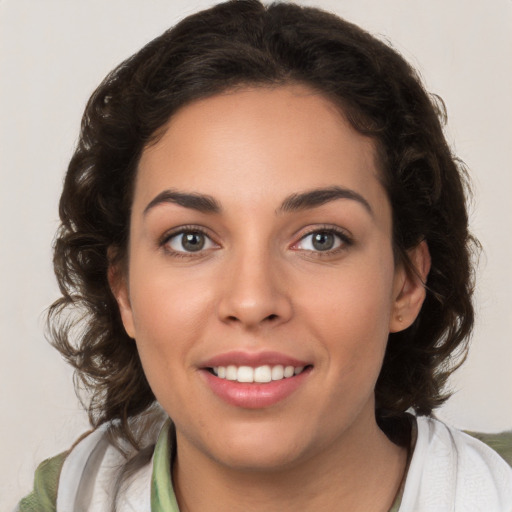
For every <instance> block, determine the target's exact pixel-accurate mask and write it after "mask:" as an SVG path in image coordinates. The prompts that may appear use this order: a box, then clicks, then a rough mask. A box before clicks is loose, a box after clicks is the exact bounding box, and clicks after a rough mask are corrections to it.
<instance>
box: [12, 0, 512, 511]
mask: <svg viewBox="0 0 512 512" xmlns="http://www.w3.org/2000/svg"><path fill="white" fill-rule="evenodd" d="M440 118H442V107H441V106H440V105H439V104H438V103H437V102H435V101H433V100H432V99H431V98H430V97H429V96H428V95H427V94H426V93H425V91H424V89H423V88H422V86H421V83H420V82H419V80H418V78H417V76H416V74H415V73H414V71H413V70H412V69H411V68H410V67H409V66H408V65H407V63H406V62H405V61H404V60H403V59H402V58H401V57H400V56H399V55H398V54H397V53H396V52H395V51H393V50H391V49H390V48H389V47H387V46H386V45H384V44H383V43H381V42H379V41H377V40H376V39H374V38H373V37H371V36H369V35H368V34H367V33H365V32H364V31H362V30H361V29H359V28H358V27H356V26H354V25H351V24H349V23H347V22H345V21H343V20H340V19H339V18H336V17H334V16H332V15H330V14H327V13H325V12H322V11H319V10H315V9H307V8H300V7H297V6H294V5H292V4H278V5H273V6H269V7H267V8H266V7H264V6H263V5H261V4H260V3H259V2H257V1H238V2H229V3H226V4H220V5H218V6H216V7H214V8H212V9H210V10H207V11H203V12H201V13H198V14H196V15H193V16H191V17H189V18H187V19H185V20H184V21H182V22H181V23H180V24H178V25H177V26H176V27H175V28H173V29H172V30H170V31H168V32H166V33H164V34H163V35H162V36H160V37H159V38H157V39H155V40H154V41H152V42H151V43H150V44H149V45H147V46H146V47H145V48H143V49H142V50H141V51H140V52H139V53H137V54H136V55H134V56H133V57H132V58H130V59H128V60H127V61H126V62H124V63H123V64H121V65H120V66H119V67H118V68H116V70H114V71H113V72H112V73H111V74H110V75H109V76H108V77H107V78H106V79H105V80H104V82H103V83H102V84H101V85H100V87H99V88H98V89H97V91H96V92H95V93H94V95H93V96H92V98H91V100H90V101H89V104H88V106H87V109H86V112H85V115H84V118H83V124H82V132H81V136H80V141H79V144H78V148H77V150H76V152H75V155H74V156H73V159H72V161H71V163H70V165H69V169H68V173H67V176H66V181H65V185H64V191H63V194H62V198H61V203H60V217H61V222H62V224H61V228H60V231H59V234H58V238H57V242H56V246H55V260H54V261H55V270H56V274H57V278H58V280H59V284H60V286H61V290H62V293H63V296H62V298H61V299H60V300H59V301H57V302H56V303H55V304H54V305H53V307H52V309H51V312H50V325H51V327H52V329H53V340H54V344H55V346H56V347H57V348H58V349H59V350H60V351H61V352H62V353H63V354H64V355H65V357H66V358H67V359H68V360H69V361H70V363H71V364H72V365H73V366H74V367H75V368H76V370H77V372H78V376H79V377H80V378H81V379H82V382H83V383H84V384H85V385H86V386H87V387H88V388H89V389H90V390H91V391H92V400H91V403H90V405H89V407H88V410H89V413H90V419H91V423H92V425H93V426H94V427H95V430H94V431H93V433H91V434H89V435H87V436H86V437H84V438H83V439H82V440H80V441H79V442H77V444H76V445H75V446H74V447H73V449H72V450H70V452H68V453H66V454H63V455H61V456H59V457H57V458H55V459H51V460H50V461H48V462H46V463H45V464H44V465H43V466H42V467H41V469H40V470H39V472H38V474H37V475H36V488H35V490H34V493H33V494H32V495H31V496H29V497H27V498H26V499H25V500H23V501H22V502H21V503H20V507H19V509H20V510H22V511H23V510H41V509H48V510H55V504H56V507H57V508H56V509H57V510H111V509H117V510H132V509H135V510H152V511H153V512H155V511H159V510H178V507H179V510H181V511H182V512H183V511H187V510H190V511H196V510H244V511H246V510H279V511H283V510H292V509H297V508H299V507H300V508H302V509H304V510H340V509H347V510H353V511H357V510H364V511H388V510H400V511H402V512H404V511H408V510H436V511H443V510H464V509H466V508H468V507H469V506H470V505H471V506H472V507H473V509H476V510H510V508H511V507H512V470H511V469H510V468H509V466H508V465H507V463H506V462H505V461H504V460H503V459H502V458H500V456H499V455H498V454H497V453H496V452H494V451H493V450H491V449H490V448H488V447H486V446H485V445H484V444H482V443H480V442H479V441H476V440H475V439H473V438H471V437H469V436H467V435H465V434H462V433H460V432H457V431H455V430H453V429H451V428H449V427H447V426H445V425H443V424H442V423H440V422H438V421H436V420H434V419H432V418H431V416H430V415H431V414H432V411H433V409H434V408H435V407H437V406H439V405H440V404H442V403H443V402H444V401H445V400H446V398H447V394H446V392H445V390H444V384H445V382H446V379H447V377H448V376H449V375H450V373H451V372H452V371H453V369H454V368H455V367H456V366H457V364H458V360H457V359H456V358H455V355H457V354H459V356H460V355H461V354H462V355H463V354H464V352H465V350H466V343H467V338H468V336H469V334H470V332H471V328H472V325H473V308H472V305H471V293H472V266H471V252H472V250H473V247H474V245H475V242H474V240H473V238H472V237H471V235H470V233H469V232H468V227H467V212H466V206H465V194H464V191H465V175H464V171H463V169H462V168H461V167H460V165H458V163H457V162H456V160H455V159H454V157H453V156H452V154H451V152H450V150H449V148H448V146H447V144H446V141H445V139H444V137H443V134H442V128H441V123H440ZM74 308H78V309H79V310H80V311H81V312H82V313H83V316H82V320H81V321H80V322H78V324H74V325H70V324H69V322H67V321H66V319H67V318H69V317H68V316H65V314H66V313H67V312H68V310H70V309H74ZM72 333H73V339H72V338H71V334H72ZM77 333H78V336H77ZM156 404H159V406H156ZM162 416H164V418H163V419H162ZM168 418H170V420H169V419H168ZM171 420H172V422H171Z"/></svg>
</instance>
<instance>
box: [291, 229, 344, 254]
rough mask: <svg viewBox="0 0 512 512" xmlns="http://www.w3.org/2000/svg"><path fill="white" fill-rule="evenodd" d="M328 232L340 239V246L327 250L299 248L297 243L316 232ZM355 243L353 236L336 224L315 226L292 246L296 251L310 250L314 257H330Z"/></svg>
mask: <svg viewBox="0 0 512 512" xmlns="http://www.w3.org/2000/svg"><path fill="white" fill-rule="evenodd" d="M320 233H322V234H327V235H334V236H335V237H336V238H337V239H338V240H339V246H338V247H335V248H333V249H328V250H326V251H320V250H316V251H315V250H311V249H301V248H297V245H299V244H300V243H301V242H302V241H304V240H305V239H306V238H307V237H309V236H311V235H315V234H320ZM353 244H354V241H353V239H352V237H351V236H350V235H349V234H348V233H347V232H346V231H345V230H343V229H341V228H338V227H334V226H315V227H314V228H312V229H311V230H309V231H307V232H306V233H304V234H303V235H302V236H301V237H300V239H299V240H298V241H297V242H295V243H294V244H293V246H292V249H294V250H296V251H304V252H308V253H310V254H311V255H314V257H319V258H322V257H329V256H333V255H335V254H337V253H339V252H342V251H345V250H347V248H349V247H350V246H352V245H353Z"/></svg>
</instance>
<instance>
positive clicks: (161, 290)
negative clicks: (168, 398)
mask: <svg viewBox="0 0 512 512" xmlns="http://www.w3.org/2000/svg"><path fill="white" fill-rule="evenodd" d="M130 297H131V306H132V314H133V322H134V327H135V333H136V336H135V339H136V343H137V348H138V351H139V355H140V357H141V361H142V364H143V367H144V370H145V372H146V374H147V377H148V380H149V381H150V383H151V381H153V380H155V379H160V378H169V377H170V376H171V375H173V374H175V372H176V369H177V368H178V367H180V368H187V366H188V365H187V355H188V353H189V351H190V348H191V347H192V346H193V345H197V343H198V342H200V340H201V339H202V332H203V330H204V328H205V325H206V317H207V316H208V315H207V311H209V310H210V309H211V297H210V296H209V293H208V287H206V286H205V283H202V284H200V283H198V282H196V281H195V280H191V279H187V280H185V279H183V278H181V279H180V278H179V276H176V275H172V274H171V273H169V271H168V270H167V271H165V269H158V268H153V269H148V268H146V269H145V271H144V272H140V273H137V272H134V273H133V275H132V280H131V289H130ZM171 369H174V371H173V372H168V371H169V370H171Z"/></svg>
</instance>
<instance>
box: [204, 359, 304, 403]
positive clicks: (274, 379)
mask: <svg viewBox="0 0 512 512" xmlns="http://www.w3.org/2000/svg"><path fill="white" fill-rule="evenodd" d="M199 369H200V370H201V371H200V374H201V375H202V377H203V379H204V383H205V384H206V386H207V387H208V388H209V389H210V390H211V391H212V392H213V394H214V395H216V396H217V397H218V398H220V399H221V400H222V401H224V402H226V403H227V404H229V405H231V406H235V407H237V408H243V409H253V410H254V409H265V408H267V407H271V406H274V405H277V404H278V403H280V402H283V401H284V400H286V399H287V398H288V397H290V396H292V395H294V394H295V393H296V392H298V390H299V389H301V388H303V387H304V386H306V385H307V384H306V383H307V382H308V381H309V380H310V377H311V375H312V373H313V372H312V370H313V364H312V363H310V362H308V361H304V360H300V359H296V358H294V357H291V356H288V355H285V354H280V353H277V352H260V353H253V354H250V353H247V352H239V351H234V352H229V353H224V354H220V355H218V356H215V357H213V358H211V359H209V360H208V361H204V362H203V364H201V365H200V366H199Z"/></svg>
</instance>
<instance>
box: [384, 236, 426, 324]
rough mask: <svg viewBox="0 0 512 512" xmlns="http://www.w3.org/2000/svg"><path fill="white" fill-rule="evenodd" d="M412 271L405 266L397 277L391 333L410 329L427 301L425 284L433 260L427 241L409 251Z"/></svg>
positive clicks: (390, 322) (398, 272)
mask: <svg viewBox="0 0 512 512" xmlns="http://www.w3.org/2000/svg"><path fill="white" fill-rule="evenodd" d="M408 255H409V259H410V261H411V263H412V267H413V268H412V269H407V268H405V267H404V266H403V265H402V267H401V268H400V269H399V270H398V271H397V273H396V275H395V287H396V288H395V292H394V293H395V301H394V305H393V311H392V312H391V318H390V321H389V332H399V331H403V330H404V329H407V327H410V326H411V325H412V323H413V322H414V320H416V317H417V316H418V314H419V312H420V310H421V306H422V305H423V301H424V300H425V296H426V290H425V283H426V281H427V276H428V273H429V271H430V265H431V259H430V252H429V250H428V245H427V242H426V241H425V240H423V241H422V242H420V243H419V244H418V245H417V246H416V247H414V248H413V249H411V250H410V251H408Z"/></svg>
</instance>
